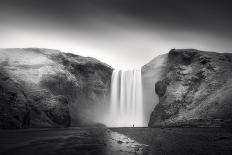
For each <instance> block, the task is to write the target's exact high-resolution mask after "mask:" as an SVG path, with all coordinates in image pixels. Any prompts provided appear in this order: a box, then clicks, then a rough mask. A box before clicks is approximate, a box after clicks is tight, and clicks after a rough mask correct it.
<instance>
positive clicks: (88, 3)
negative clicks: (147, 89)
mask: <svg viewBox="0 0 232 155" xmlns="http://www.w3.org/2000/svg"><path fill="white" fill-rule="evenodd" d="M229 2H230V0H227V1H226V0H215V1H213V0H204V1H203V0H162V1H161V0H160V1H155V0H63V1H61V0H54V1H52V0H15V1H14V0H5V1H4V0H0V48H17V47H19V48H22V47H39V48H51V49H59V50H62V51H64V52H72V53H75V54H78V55H82V56H91V57H95V58H97V59H99V60H101V61H103V62H106V63H107V64H109V65H111V66H112V67H114V68H116V69H119V68H121V69H126V68H133V67H138V66H142V65H144V64H146V63H147V62H148V61H149V60H151V59H153V58H154V57H155V56H157V55H160V54H163V53H167V52H168V51H169V50H170V49H172V48H196V49H200V50H209V51H218V52H232V30H231V28H232V9H231V8H232V5H231V4H230V3H229Z"/></svg>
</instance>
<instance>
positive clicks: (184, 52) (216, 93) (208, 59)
mask: <svg viewBox="0 0 232 155" xmlns="http://www.w3.org/2000/svg"><path fill="white" fill-rule="evenodd" d="M155 91H156V94H157V95H158V96H159V103H158V104H157V105H156V106H155V109H154V110H153V112H152V114H151V116H150V120H149V127H156V126H164V127H165V126H181V127H183V126H186V127H221V126H231V125H232V95H231V94H232V54H228V53H215V52H204V51H199V50H195V49H181V50H178V49H173V50H171V51H170V52H169V53H168V57H167V64H166V67H165V68H164V69H163V72H162V75H161V76H160V80H159V81H158V82H156V84H155Z"/></svg>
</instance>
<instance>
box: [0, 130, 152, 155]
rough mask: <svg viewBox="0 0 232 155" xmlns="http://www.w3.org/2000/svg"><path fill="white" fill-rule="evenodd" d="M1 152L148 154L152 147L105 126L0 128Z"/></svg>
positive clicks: (39, 154) (12, 153)
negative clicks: (0, 129)
mask: <svg viewBox="0 0 232 155" xmlns="http://www.w3.org/2000/svg"><path fill="white" fill-rule="evenodd" d="M0 137H1V139H0V154H1V155H3V154H9V155H14V154H17V155H19V154H23V155H32V154H33V155H42V154H49V155H52V154H58V155H59V154H60V155H61V154H69V155H72V154H75V155H78V154H80V155H84V154H86V155H88V154H94V155H95V154H99V155H100V154H101V155H104V154H110V155H114V154H115V155H120V154H149V146H148V145H146V144H140V143H138V142H136V141H135V140H133V139H131V138H129V137H127V136H125V135H123V134H120V133H117V132H113V131H111V130H109V129H106V128H69V129H27V130H7V131H6V130H3V131H0Z"/></svg>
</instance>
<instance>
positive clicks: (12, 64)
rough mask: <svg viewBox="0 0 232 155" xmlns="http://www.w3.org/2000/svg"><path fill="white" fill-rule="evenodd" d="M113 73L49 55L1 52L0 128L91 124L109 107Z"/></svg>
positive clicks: (93, 63) (86, 61)
mask: <svg viewBox="0 0 232 155" xmlns="http://www.w3.org/2000/svg"><path fill="white" fill-rule="evenodd" d="M111 73H112V68H111V67H110V66H108V65H106V64H104V63H102V62H100V61H98V60H96V59H94V58H89V57H81V56H78V55H74V54H70V53H62V52H60V51H58V50H50V49H35V48H27V49H0V111H1V114H0V128H27V127H68V126H70V125H86V124H91V123H94V117H95V114H96V113H97V112H96V108H95V107H96V106H97V107H105V104H107V103H108V101H109V92H110V89H109V88H110V79H111Z"/></svg>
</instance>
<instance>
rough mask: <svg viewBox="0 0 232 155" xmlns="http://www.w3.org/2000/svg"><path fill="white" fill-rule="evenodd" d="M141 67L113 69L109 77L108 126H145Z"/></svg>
mask: <svg viewBox="0 0 232 155" xmlns="http://www.w3.org/2000/svg"><path fill="white" fill-rule="evenodd" d="M142 101H143V100H142V78H141V68H139V69H133V70H126V71H123V70H114V71H113V74H112V79H111V103H110V114H109V117H110V120H111V122H109V123H108V125H109V126H118V127H119V126H122V127H125V126H127V127H128V126H130V127H132V126H136V127H138V126H145V124H144V120H143V105H142Z"/></svg>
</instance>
